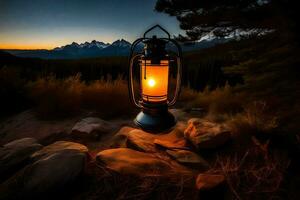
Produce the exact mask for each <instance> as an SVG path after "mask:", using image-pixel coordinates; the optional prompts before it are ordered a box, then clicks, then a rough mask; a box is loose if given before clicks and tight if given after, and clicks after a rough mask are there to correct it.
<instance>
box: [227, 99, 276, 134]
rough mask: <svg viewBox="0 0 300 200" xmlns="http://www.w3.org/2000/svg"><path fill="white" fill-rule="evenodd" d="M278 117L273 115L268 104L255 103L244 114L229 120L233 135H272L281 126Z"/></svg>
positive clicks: (249, 105)
mask: <svg viewBox="0 0 300 200" xmlns="http://www.w3.org/2000/svg"><path fill="white" fill-rule="evenodd" d="M278 120H279V119H278V116H277V115H276V114H274V113H271V112H270V110H269V108H268V106H267V104H266V102H264V101H254V102H252V103H249V104H248V105H247V106H245V107H244V109H243V112H241V113H238V114H237V115H235V116H232V117H231V119H229V122H228V124H229V126H230V127H231V130H232V132H233V134H235V135H239V134H270V133H272V132H274V131H275V130H276V128H278V126H279V124H278V123H279V122H278Z"/></svg>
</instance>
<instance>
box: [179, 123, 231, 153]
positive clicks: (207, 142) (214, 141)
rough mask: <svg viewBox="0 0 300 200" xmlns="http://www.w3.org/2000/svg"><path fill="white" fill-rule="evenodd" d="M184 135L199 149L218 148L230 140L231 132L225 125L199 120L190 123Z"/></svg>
mask: <svg viewBox="0 0 300 200" xmlns="http://www.w3.org/2000/svg"><path fill="white" fill-rule="evenodd" d="M184 135H185V137H186V138H187V139H188V140H190V141H191V142H192V143H193V144H194V146H195V147H197V148H199V149H211V148H216V147H219V146H221V145H223V144H225V143H226V142H227V141H228V140H229V139H230V131H229V130H228V129H227V128H226V127H225V126H224V125H222V124H217V123H214V122H211V121H207V120H203V119H199V118H193V119H190V120H189V121H188V127H187V129H186V130H185V131H184Z"/></svg>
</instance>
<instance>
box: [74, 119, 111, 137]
mask: <svg viewBox="0 0 300 200" xmlns="http://www.w3.org/2000/svg"><path fill="white" fill-rule="evenodd" d="M116 129H117V126H116V125H113V124H111V123H109V122H107V121H104V120H102V119H100V118H95V117H88V118H85V119H82V120H81V121H80V122H77V123H76V124H75V126H74V127H73V128H72V131H71V134H72V135H73V136H74V137H76V138H92V139H95V138H98V137H99V136H101V135H102V134H106V133H111V132H113V131H114V130H116Z"/></svg>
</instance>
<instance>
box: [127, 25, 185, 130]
mask: <svg viewBox="0 0 300 200" xmlns="http://www.w3.org/2000/svg"><path fill="white" fill-rule="evenodd" d="M155 28H159V29H161V30H162V31H163V32H164V33H166V35H167V36H168V37H166V38H157V37H156V36H155V35H154V36H153V37H147V34H148V33H149V32H150V31H152V30H153V29H155ZM142 44H143V45H144V48H143V50H140V51H138V52H137V49H141V46H142ZM167 45H168V47H169V46H170V48H169V49H172V50H167V49H166V46H167ZM181 59H182V52H181V48H180V46H179V44H178V43H177V42H176V41H175V40H173V39H171V38H170V34H169V33H168V32H167V31H166V30H165V29H163V28H162V27H161V26H159V25H156V26H153V27H152V28H150V29H148V30H147V31H146V32H145V33H144V36H143V38H139V39H137V40H136V41H135V42H133V43H132V46H131V54H130V66H129V96H130V99H131V101H132V102H133V104H134V105H135V106H136V107H138V108H140V109H141V112H140V113H139V114H138V115H137V116H136V118H135V120H134V122H135V124H136V125H138V126H139V127H140V128H142V129H143V130H145V131H148V132H164V131H167V130H170V129H171V128H172V127H174V125H175V124H176V119H175V117H174V116H173V115H172V114H171V113H170V112H169V111H168V107H170V106H173V105H174V104H175V102H176V100H177V98H178V95H179V92H180V85H181V70H182V66H181ZM171 67H174V69H175V71H176V73H175V74H176V80H177V81H176V85H175V89H174V95H173V96H172V97H171V99H169V96H171V95H170V94H169V91H170V79H169V77H170V71H171ZM136 68H138V69H136ZM136 71H139V76H140V77H139V80H140V81H139V83H140V91H139V92H140V94H139V99H137V98H136V94H135V88H136V87H135V86H134V80H133V79H134V78H133V76H134V72H136ZM173 71H174V70H173Z"/></svg>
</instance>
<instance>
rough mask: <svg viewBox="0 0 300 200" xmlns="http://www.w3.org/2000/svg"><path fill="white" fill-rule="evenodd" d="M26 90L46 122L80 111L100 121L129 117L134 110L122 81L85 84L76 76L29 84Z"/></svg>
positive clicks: (102, 80)
mask: <svg viewBox="0 0 300 200" xmlns="http://www.w3.org/2000/svg"><path fill="white" fill-rule="evenodd" d="M27 89H28V91H29V96H30V98H31V99H32V100H33V101H34V102H35V104H36V110H37V112H38V114H39V115H40V116H41V117H45V118H49V117H57V116H68V115H72V114H76V113H78V112H79V111H81V110H82V109H88V110H93V111H95V112H98V113H99V114H100V115H101V116H102V117H114V116H116V115H118V116H122V115H129V114H130V113H131V112H132V110H133V109H132V106H131V104H130V102H129V97H128V90H127V82H126V81H125V80H124V79H123V78H122V77H119V78H118V79H116V80H114V81H112V80H111V79H108V80H104V79H101V80H97V81H92V82H90V83H85V82H83V81H81V80H80V75H79V74H78V75H76V76H71V77H69V78H66V79H57V78H56V77H55V76H48V77H43V78H39V79H38V80H36V81H34V82H30V83H29V84H28V85H27Z"/></svg>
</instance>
